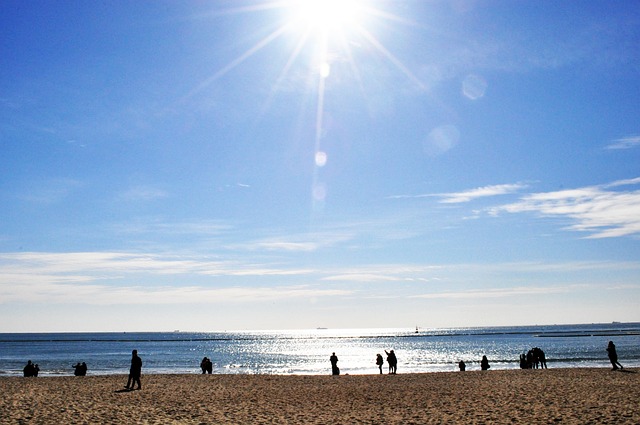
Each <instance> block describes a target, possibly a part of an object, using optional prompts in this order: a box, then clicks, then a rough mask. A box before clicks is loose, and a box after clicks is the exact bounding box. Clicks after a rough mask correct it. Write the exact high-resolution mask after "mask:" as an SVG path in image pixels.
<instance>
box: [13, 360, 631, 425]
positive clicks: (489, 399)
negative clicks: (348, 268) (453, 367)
mask: <svg viewBox="0 0 640 425" xmlns="http://www.w3.org/2000/svg"><path fill="white" fill-rule="evenodd" d="M39 378H40V377H38V378H23V377H0V394H2V397H0V411H1V412H3V414H2V415H1V416H0V423H3V424H4V423H7V424H8V423H43V424H46V423H71V424H73V423H109V422H110V423H119V422H122V423H125V422H126V423H158V424H159V423H168V422H173V423H176V422H178V423H185V424H191V423H193V424H201V423H307V424H308V423H311V424H313V423H318V424H320V423H325V424H326V423H356V422H359V423H383V422H384V423H397V424H401V423H403V424H408V423H415V424H419V423H420V424H422V423H453V422H458V423H474V422H475V423H477V422H482V423H505V424H506V423H532V422H533V421H536V422H542V423H544V422H559V421H561V422H562V423H575V424H578V423H580V424H582V423H588V422H591V423H616V424H620V423H640V409H639V408H638V404H637V403H638V402H637V400H638V399H640V373H638V369H631V370H628V369H626V368H625V369H624V370H623V371H615V372H614V371H611V370H610V369H605V368H562V369H546V370H536V369H528V370H491V371H486V372H481V371H467V372H428V373H410V374H398V375H387V374H383V375H379V374H371V375H340V376H329V375H240V374H213V375H201V374H179V375H175V374H174V375H170V374H167V375H165V374H149V375H145V374H143V376H142V386H143V388H142V390H140V391H124V385H125V384H126V378H127V375H126V374H119V375H94V376H85V377H75V376H49V377H46V378H45V379H39Z"/></svg>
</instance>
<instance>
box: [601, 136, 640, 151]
mask: <svg viewBox="0 0 640 425" xmlns="http://www.w3.org/2000/svg"><path fill="white" fill-rule="evenodd" d="M635 147H640V136H629V137H623V138H621V139H616V140H613V141H612V142H611V143H610V144H609V145H607V147H606V149H613V150H621V149H632V148H635Z"/></svg>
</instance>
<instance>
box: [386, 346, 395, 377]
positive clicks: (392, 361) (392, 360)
mask: <svg viewBox="0 0 640 425" xmlns="http://www.w3.org/2000/svg"><path fill="white" fill-rule="evenodd" d="M384 352H385V354H386V355H387V363H389V374H390V375H395V374H396V371H397V370H398V358H397V357H396V353H395V352H394V351H393V350H391V351H387V350H384Z"/></svg>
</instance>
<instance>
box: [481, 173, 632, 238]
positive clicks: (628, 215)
mask: <svg viewBox="0 0 640 425" xmlns="http://www.w3.org/2000/svg"><path fill="white" fill-rule="evenodd" d="M639 184H640V178H633V179H627V180H618V181H615V182H612V183H609V184H604V185H598V186H587V187H583V188H578V189H569V190H561V191H555V192H546V193H534V194H530V195H526V196H524V197H523V198H522V199H521V200H520V201H518V202H515V203H512V204H508V205H502V206H499V207H496V208H492V209H491V210H490V211H491V213H492V214H498V213H500V212H508V213H514V214H515V213H524V212H535V213H538V214H540V215H541V216H548V217H552V216H563V217H567V218H568V219H571V220H573V221H574V224H572V225H571V226H569V227H568V229H570V230H575V231H583V232H590V233H591V234H590V235H589V236H588V238H609V237H620V236H629V235H638V234H640V190H639V189H635V190H626V191H625V190H617V191H616V190H611V189H614V188H620V187H625V186H635V185H639Z"/></svg>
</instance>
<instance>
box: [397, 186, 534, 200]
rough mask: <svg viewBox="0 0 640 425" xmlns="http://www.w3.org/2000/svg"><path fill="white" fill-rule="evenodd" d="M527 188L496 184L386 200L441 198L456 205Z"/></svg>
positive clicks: (398, 196) (399, 196)
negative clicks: (460, 190) (459, 190)
mask: <svg viewBox="0 0 640 425" xmlns="http://www.w3.org/2000/svg"><path fill="white" fill-rule="evenodd" d="M527 187H529V186H528V185H526V184H523V183H510V184H496V185H489V186H482V187H477V188H475V189H469V190H465V191H462V192H451V193H427V194H420V195H392V196H388V197H387V199H410V198H441V200H440V201H439V202H440V203H442V204H458V203H463V202H471V201H473V200H475V199H478V198H486V197H490V196H499V195H508V194H511V193H516V192H518V191H520V190H522V189H526V188H527Z"/></svg>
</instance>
